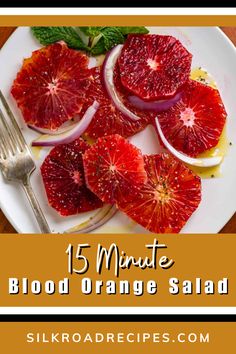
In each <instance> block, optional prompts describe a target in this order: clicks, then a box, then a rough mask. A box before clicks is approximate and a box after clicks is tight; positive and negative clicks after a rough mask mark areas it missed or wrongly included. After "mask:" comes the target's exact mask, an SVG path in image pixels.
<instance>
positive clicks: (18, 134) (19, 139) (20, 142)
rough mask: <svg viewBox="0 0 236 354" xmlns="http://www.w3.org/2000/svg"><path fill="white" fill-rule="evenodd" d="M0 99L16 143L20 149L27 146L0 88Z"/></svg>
mask: <svg viewBox="0 0 236 354" xmlns="http://www.w3.org/2000/svg"><path fill="white" fill-rule="evenodd" d="M0 100H1V102H2V104H3V107H4V108H5V110H6V113H7V114H8V116H9V118H10V121H11V123H12V131H14V132H15V134H13V136H14V140H17V143H18V145H19V147H20V149H21V150H23V149H25V148H27V144H26V142H25V139H24V137H23V135H22V132H21V130H20V128H19V126H18V124H17V122H16V119H15V117H14V114H13V113H12V110H11V108H10V106H9V105H8V103H7V101H6V99H5V97H4V95H3V93H2V91H1V90H0Z"/></svg>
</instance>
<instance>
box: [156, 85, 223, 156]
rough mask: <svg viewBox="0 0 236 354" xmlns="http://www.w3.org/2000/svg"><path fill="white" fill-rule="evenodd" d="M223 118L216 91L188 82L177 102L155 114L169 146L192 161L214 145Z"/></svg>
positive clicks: (218, 136)
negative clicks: (192, 158)
mask: <svg viewBox="0 0 236 354" xmlns="http://www.w3.org/2000/svg"><path fill="white" fill-rule="evenodd" d="M226 115H227V114H226V111H225V108H224V104H223V102H222V100H221V97H220V94H219V92H218V91H217V90H216V89H213V88H211V87H209V86H207V85H204V84H202V83H200V82H197V81H193V80H189V81H188V83H187V84H186V85H185V88H184V90H183V93H182V97H181V99H180V101H179V102H178V103H176V104H175V105H174V106H173V107H171V108H170V109H169V110H167V111H166V112H162V113H158V121H159V123H160V125H161V128H162V131H163V134H164V136H165V137H166V139H167V140H168V141H169V142H170V143H171V145H173V146H174V147H175V148H176V149H177V150H179V151H182V152H183V153H185V154H187V155H189V156H193V157H194V156H197V155H198V154H200V153H202V152H204V151H206V150H208V149H210V148H212V147H214V146H216V145H217V143H218V141H219V138H220V135H221V133H222V130H223V127H224V125H225V119H226Z"/></svg>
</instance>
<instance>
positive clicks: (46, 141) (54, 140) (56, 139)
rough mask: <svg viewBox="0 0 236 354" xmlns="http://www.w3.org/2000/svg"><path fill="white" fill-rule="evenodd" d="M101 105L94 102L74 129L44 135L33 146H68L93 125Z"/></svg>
mask: <svg viewBox="0 0 236 354" xmlns="http://www.w3.org/2000/svg"><path fill="white" fill-rule="evenodd" d="M98 107H99V103H98V102H97V101H94V102H93V104H92V105H91V106H90V107H89V108H88V109H87V110H86V112H85V114H84V116H83V118H82V119H81V120H80V121H79V122H78V123H77V124H76V125H75V126H74V128H72V129H70V130H69V131H66V132H64V133H62V134H58V135H42V136H41V137H40V138H38V139H36V140H34V141H33V142H32V146H56V145H60V144H68V143H70V142H72V141H74V140H75V139H77V138H78V137H80V136H81V135H82V134H83V133H84V132H85V130H86V129H87V128H88V126H89V124H90V123H91V121H92V119H93V117H94V114H95V113H96V112H97V109H98Z"/></svg>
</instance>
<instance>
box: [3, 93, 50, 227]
mask: <svg viewBox="0 0 236 354" xmlns="http://www.w3.org/2000/svg"><path fill="white" fill-rule="evenodd" d="M0 101H1V103H2V107H3V108H4V110H5V113H6V114H7V116H5V114H4V113H3V110H2V108H1V107H0V168H1V170H2V174H3V177H4V178H5V179H6V180H7V181H15V182H18V183H20V184H21V185H22V187H23V189H24V191H25V193H26V195H27V197H28V200H29V202H30V205H31V207H32V209H33V212H34V215H35V217H36V220H37V222H38V225H39V227H40V230H41V232H42V233H51V231H50V228H49V226H48V223H47V220H46V219H45V216H44V215H43V212H42V209H41V208H40V205H39V203H38V201H37V199H36V196H35V194H34V192H33V190H32V187H31V184H30V176H31V174H32V172H33V171H34V170H35V168H36V166H35V163H34V160H33V158H32V155H31V152H30V150H29V148H28V146H27V144H26V142H25V139H24V137H23V135H22V133H21V130H20V128H19V126H18V124H17V122H16V120H15V117H14V115H13V113H12V111H11V109H10V107H9V105H8V103H7V101H6V99H5V97H4V96H3V94H2V91H1V90H0Z"/></svg>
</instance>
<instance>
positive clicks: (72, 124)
mask: <svg viewBox="0 0 236 354" xmlns="http://www.w3.org/2000/svg"><path fill="white" fill-rule="evenodd" d="M69 123H70V124H67V125H65V126H62V127H61V128H59V129H58V130H50V129H46V128H39V127H36V126H35V125H31V124H27V126H28V128H30V129H31V130H34V131H35V132H37V133H40V134H47V135H60V134H62V133H65V132H68V131H69V130H71V129H73V128H74V127H75V126H76V125H77V124H78V122H71V121H70V122H69Z"/></svg>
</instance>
